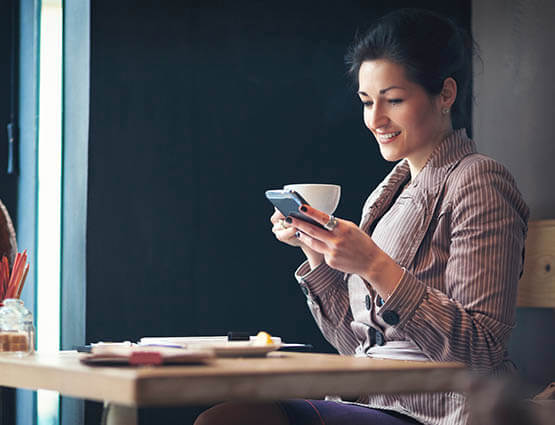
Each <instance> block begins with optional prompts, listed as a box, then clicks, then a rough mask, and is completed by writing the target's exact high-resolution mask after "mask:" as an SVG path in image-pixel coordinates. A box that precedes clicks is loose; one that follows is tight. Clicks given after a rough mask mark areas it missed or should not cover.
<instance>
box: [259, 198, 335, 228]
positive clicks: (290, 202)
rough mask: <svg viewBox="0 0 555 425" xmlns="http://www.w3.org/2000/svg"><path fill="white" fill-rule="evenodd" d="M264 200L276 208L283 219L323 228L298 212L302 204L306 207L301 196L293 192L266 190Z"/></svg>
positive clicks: (306, 203)
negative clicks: (292, 219)
mask: <svg viewBox="0 0 555 425" xmlns="http://www.w3.org/2000/svg"><path fill="white" fill-rule="evenodd" d="M266 198H268V200H269V201H270V202H271V203H272V204H273V205H274V207H276V208H277V209H278V210H279V212H280V213H282V214H283V215H284V216H285V217H289V216H291V217H295V218H298V219H299V220H304V221H307V222H309V223H311V224H314V225H316V226H318V227H321V228H324V226H322V225H321V224H320V223H318V222H316V221H314V220H313V219H311V218H310V217H307V216H306V215H304V214H303V213H302V212H300V211H299V207H300V206H301V205H303V204H305V205H308V202H306V201H305V200H304V199H303V197H302V196H301V195H299V194H298V193H297V192H295V191H293V190H267V191H266Z"/></svg>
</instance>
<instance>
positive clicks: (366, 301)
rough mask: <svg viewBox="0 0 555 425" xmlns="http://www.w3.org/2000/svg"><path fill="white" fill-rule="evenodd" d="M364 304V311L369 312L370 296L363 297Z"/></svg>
mask: <svg viewBox="0 0 555 425" xmlns="http://www.w3.org/2000/svg"><path fill="white" fill-rule="evenodd" d="M364 302H365V304H366V310H370V295H366V296H365V297H364Z"/></svg>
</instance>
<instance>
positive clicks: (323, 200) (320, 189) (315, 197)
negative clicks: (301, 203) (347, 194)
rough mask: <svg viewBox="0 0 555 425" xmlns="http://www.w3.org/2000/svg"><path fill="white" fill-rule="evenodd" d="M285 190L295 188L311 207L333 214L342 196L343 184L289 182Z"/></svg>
mask: <svg viewBox="0 0 555 425" xmlns="http://www.w3.org/2000/svg"><path fill="white" fill-rule="evenodd" d="M283 188H284V189H285V190H294V191H295V192H297V193H298V194H299V195H301V196H302V197H303V198H304V199H305V201H306V202H308V204H309V205H310V206H311V207H314V208H316V209H317V210H320V211H323V212H325V213H326V214H333V213H334V212H335V209H336V208H337V206H338V205H339V199H340V198H341V186H339V185H337V184H317V183H308V184H288V185H285V186H283Z"/></svg>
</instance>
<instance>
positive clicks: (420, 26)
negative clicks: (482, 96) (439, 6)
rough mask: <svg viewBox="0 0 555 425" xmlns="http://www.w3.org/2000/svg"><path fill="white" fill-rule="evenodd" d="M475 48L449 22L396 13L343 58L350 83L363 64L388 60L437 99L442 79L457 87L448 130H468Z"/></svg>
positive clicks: (414, 13)
mask: <svg viewBox="0 0 555 425" xmlns="http://www.w3.org/2000/svg"><path fill="white" fill-rule="evenodd" d="M474 46H475V43H474V41H473V40H472V37H471V36H470V34H468V33H467V32H466V31H465V30H463V29H462V28H459V27H458V26H457V25H456V24H455V23H453V22H452V21H451V20H450V19H448V18H446V17H443V16H440V15H438V14H436V13H434V12H430V11H428V10H422V9H399V10H396V11H394V12H391V13H389V14H387V15H385V16H383V17H381V18H380V19H379V20H378V21H377V22H376V23H375V24H374V25H373V26H372V27H371V28H370V29H369V30H368V32H366V34H364V35H363V36H362V37H357V38H356V39H355V42H354V43H353V46H352V47H351V48H350V49H349V51H348V53H347V55H346V61H347V64H348V65H349V73H350V74H351V76H352V77H353V79H354V80H355V81H357V80H358V72H359V70H360V67H361V65H362V63H363V62H365V61H371V60H377V59H387V60H390V61H392V62H394V63H397V64H399V65H402V66H403V67H404V68H405V72H406V75H407V78H408V79H409V80H410V81H412V82H414V83H416V84H419V85H420V86H422V87H423V88H424V90H426V92H427V93H428V94H429V95H430V96H437V95H438V94H439V93H440V92H441V89H442V88H443V82H444V81H445V79H446V78H448V77H452V78H453V79H454V80H455V81H456V82H457V98H456V100H455V103H454V104H453V106H452V108H451V111H452V115H451V116H452V123H453V128H455V129H457V128H462V127H467V126H468V124H469V119H470V114H469V112H470V107H469V104H468V100H469V96H470V91H471V80H472V56H473V53H474Z"/></svg>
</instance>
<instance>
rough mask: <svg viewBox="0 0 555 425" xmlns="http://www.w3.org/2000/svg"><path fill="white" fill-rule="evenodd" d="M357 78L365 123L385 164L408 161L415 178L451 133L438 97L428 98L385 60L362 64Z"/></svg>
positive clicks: (418, 86) (397, 67)
mask: <svg viewBox="0 0 555 425" xmlns="http://www.w3.org/2000/svg"><path fill="white" fill-rule="evenodd" d="M358 78H359V91H358V95H359V97H360V100H361V101H362V103H363V104H364V123H365V124H366V127H368V129H369V130H370V131H371V132H372V133H373V134H374V137H375V138H376V140H377V142H378V144H379V146H380V151H381V154H382V156H383V157H384V158H385V159H386V160H387V161H398V160H400V159H403V158H407V159H408V161H409V164H410V168H411V174H412V176H413V177H414V176H415V175H416V173H418V172H419V171H420V169H421V168H422V167H423V166H424V165H425V163H426V160H427V159H428V157H429V155H430V154H431V152H432V150H433V149H434V147H435V146H436V145H437V144H438V143H439V142H440V141H441V140H442V139H443V137H445V136H446V134H447V133H448V132H449V131H450V130H451V129H450V127H451V124H450V119H448V117H447V116H445V115H443V116H442V114H441V110H442V106H443V107H444V105H442V104H443V103H444V102H442V100H441V96H437V97H431V96H429V95H428V93H427V92H426V91H425V90H424V89H423V88H422V87H421V86H420V85H418V84H416V83H413V82H411V81H409V80H407V78H406V76H405V70H404V68H403V67H402V66H401V65H398V64H396V63H393V62H391V61H389V60H385V59H379V60H373V61H367V62H364V63H363V64H362V66H361V67H360V71H359V74H358ZM449 106H450V105H449Z"/></svg>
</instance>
